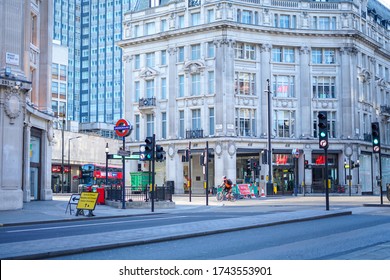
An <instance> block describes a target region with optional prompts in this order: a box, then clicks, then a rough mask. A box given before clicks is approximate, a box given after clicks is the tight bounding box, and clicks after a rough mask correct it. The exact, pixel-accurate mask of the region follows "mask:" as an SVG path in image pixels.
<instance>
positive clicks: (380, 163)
mask: <svg viewBox="0 0 390 280" xmlns="http://www.w3.org/2000/svg"><path fill="white" fill-rule="evenodd" d="M378 156H379V187H380V189H381V204H383V190H382V157H381V151H379V154H378Z"/></svg>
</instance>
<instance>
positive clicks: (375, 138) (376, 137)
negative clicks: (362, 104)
mask: <svg viewBox="0 0 390 280" xmlns="http://www.w3.org/2000/svg"><path fill="white" fill-rule="evenodd" d="M371 130H372V151H373V152H374V153H379V152H380V150H381V141H380V133H379V123H378V122H373V123H371Z"/></svg>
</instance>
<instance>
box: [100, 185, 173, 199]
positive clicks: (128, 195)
mask: <svg viewBox="0 0 390 280" xmlns="http://www.w3.org/2000/svg"><path fill="white" fill-rule="evenodd" d="M172 192H173V189H172V187H167V186H157V187H156V189H155V193H154V199H155V200H156V201H167V200H169V201H172ZM149 199H151V192H150V190H149V188H148V186H131V187H126V189H125V201H149ZM106 200H114V201H122V187H121V186H111V187H106Z"/></svg>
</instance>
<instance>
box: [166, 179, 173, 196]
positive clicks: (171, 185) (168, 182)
mask: <svg viewBox="0 0 390 280" xmlns="http://www.w3.org/2000/svg"><path fill="white" fill-rule="evenodd" d="M167 188H168V189H169V190H170V191H171V194H175V181H167Z"/></svg>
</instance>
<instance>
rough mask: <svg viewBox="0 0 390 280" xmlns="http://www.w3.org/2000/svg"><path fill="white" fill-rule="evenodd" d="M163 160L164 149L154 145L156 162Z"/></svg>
mask: <svg viewBox="0 0 390 280" xmlns="http://www.w3.org/2000/svg"><path fill="white" fill-rule="evenodd" d="M164 160H165V152H164V148H163V147H162V146H160V145H156V161H161V162H162V161H164Z"/></svg>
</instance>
